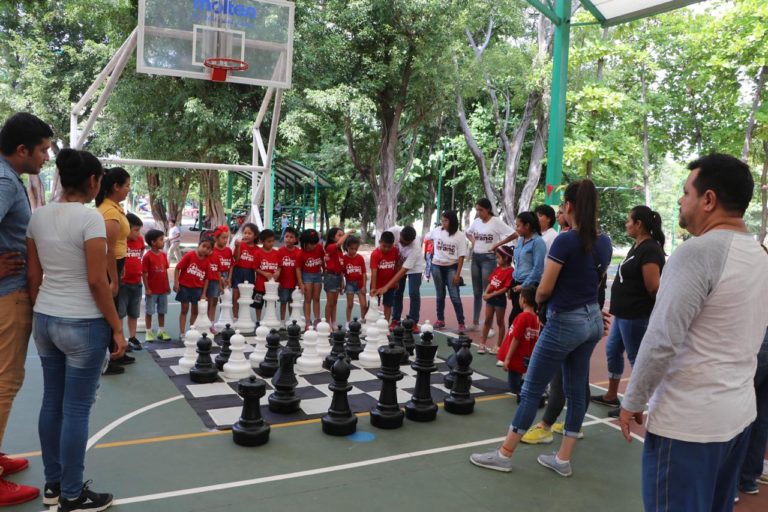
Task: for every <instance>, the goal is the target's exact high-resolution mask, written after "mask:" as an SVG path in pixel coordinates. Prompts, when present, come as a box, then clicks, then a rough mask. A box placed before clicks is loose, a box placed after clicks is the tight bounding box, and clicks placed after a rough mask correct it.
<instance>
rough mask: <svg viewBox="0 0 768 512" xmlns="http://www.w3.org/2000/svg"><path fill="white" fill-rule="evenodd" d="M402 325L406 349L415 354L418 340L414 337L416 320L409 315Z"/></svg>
mask: <svg viewBox="0 0 768 512" xmlns="http://www.w3.org/2000/svg"><path fill="white" fill-rule="evenodd" d="M400 325H402V326H403V345H405V350H407V351H408V353H409V354H410V355H413V348H414V345H415V344H416V340H414V339H413V328H414V326H415V325H416V322H414V321H413V319H411V318H410V317H409V318H406V319H405V320H403V321H402V322H401V323H400Z"/></svg>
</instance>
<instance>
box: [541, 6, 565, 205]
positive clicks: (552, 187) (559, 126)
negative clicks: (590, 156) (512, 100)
mask: <svg viewBox="0 0 768 512" xmlns="http://www.w3.org/2000/svg"><path fill="white" fill-rule="evenodd" d="M555 1H556V5H555V13H556V14H557V17H558V18H559V20H560V23H559V24H557V25H556V26H555V41H554V51H553V61H552V106H551V108H550V114H549V141H548V143H547V179H546V190H545V194H546V203H547V204H549V205H558V204H560V191H559V190H558V188H559V187H560V182H561V181H562V179H563V145H564V144H565V95H566V92H567V90H568V46H569V44H570V39H571V0H555Z"/></svg>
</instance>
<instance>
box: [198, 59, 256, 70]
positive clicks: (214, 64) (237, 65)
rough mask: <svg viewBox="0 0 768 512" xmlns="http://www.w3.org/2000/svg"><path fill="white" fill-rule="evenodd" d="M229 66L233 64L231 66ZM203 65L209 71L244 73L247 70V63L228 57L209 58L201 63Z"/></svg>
mask: <svg viewBox="0 0 768 512" xmlns="http://www.w3.org/2000/svg"><path fill="white" fill-rule="evenodd" d="M229 64H234V66H231V65H229ZM203 65H204V66H205V67H207V68H211V69H224V70H226V71H227V72H229V71H245V70H247V69H248V63H247V62H245V61H244V60H240V59H230V58H229V57H209V58H207V59H205V60H204V61H203Z"/></svg>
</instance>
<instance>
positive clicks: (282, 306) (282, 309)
mask: <svg viewBox="0 0 768 512" xmlns="http://www.w3.org/2000/svg"><path fill="white" fill-rule="evenodd" d="M286 309H288V304H287V303H285V302H281V303H280V320H282V321H283V322H285V321H287V320H288V319H287V318H286V317H285V310H286Z"/></svg>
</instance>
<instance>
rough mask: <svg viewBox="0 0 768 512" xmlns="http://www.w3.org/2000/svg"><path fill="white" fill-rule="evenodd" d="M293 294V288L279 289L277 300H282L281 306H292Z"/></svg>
mask: <svg viewBox="0 0 768 512" xmlns="http://www.w3.org/2000/svg"><path fill="white" fill-rule="evenodd" d="M292 293H293V288H278V289H277V298H278V300H280V304H290V303H291V302H293V300H292V299H291V294H292Z"/></svg>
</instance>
